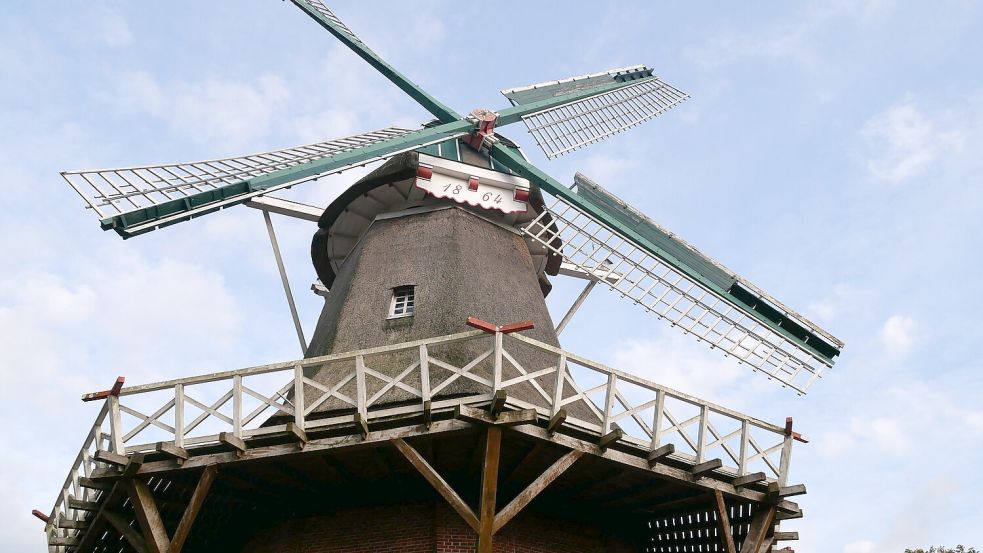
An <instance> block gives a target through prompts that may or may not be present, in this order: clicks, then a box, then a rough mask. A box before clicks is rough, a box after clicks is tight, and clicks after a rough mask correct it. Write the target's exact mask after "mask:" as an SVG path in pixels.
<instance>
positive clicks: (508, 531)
mask: <svg viewBox="0 0 983 553" xmlns="http://www.w3.org/2000/svg"><path fill="white" fill-rule="evenodd" d="M496 399H497V400H498V401H496V400H492V401H491V402H488V404H486V405H482V406H463V405H462V406H458V407H456V408H455V409H453V410H447V411H445V412H443V413H431V415H430V416H431V417H432V418H431V421H430V423H429V424H427V422H426V421H424V420H423V417H420V416H414V417H400V418H394V419H392V420H389V421H386V422H385V423H379V424H378V425H374V427H371V428H369V427H366V426H365V425H360V424H353V425H351V426H350V427H348V428H335V429H331V430H328V431H323V432H322V433H320V434H307V433H304V432H301V431H298V430H296V428H295V427H294V426H293V425H292V424H290V425H288V428H287V430H286V431H283V432H280V433H277V434H270V435H266V436H263V437H261V438H256V439H251V440H239V439H235V438H232V437H231V436H228V435H223V436H222V437H221V443H220V445H217V446H215V445H212V446H207V447H200V448H197V449H195V448H189V449H181V450H178V449H175V448H173V447H167V446H164V445H161V446H159V447H158V449H159V450H160V451H158V452H156V453H150V454H146V455H143V454H130V455H128V456H122V455H116V454H113V453H108V452H99V453H97V457H99V458H100V460H101V461H102V462H104V463H106V464H109V465H114V468H103V469H97V470H96V471H93V473H92V474H91V475H90V477H88V478H86V479H84V481H83V482H82V485H83V487H87V488H91V489H94V490H99V491H101V493H100V494H99V500H98V501H92V502H87V503H88V504H81V503H80V502H77V501H74V500H72V506H73V507H75V508H80V509H81V510H84V511H87V512H88V516H87V517H85V518H84V522H82V523H78V522H76V523H74V525H76V526H79V528H78V530H79V531H78V532H77V534H76V535H75V536H73V537H70V538H62V539H60V540H58V541H55V542H54V543H52V544H51V545H53V546H62V547H65V548H66V549H67V550H69V551H77V552H90V551H148V552H172V553H178V552H180V551H325V552H327V551H332V552H333V551H346V552H347V551H400V552H402V551H406V552H416V551H438V552H445V551H447V552H457V551H462V552H463V551H475V550H476V549H475V548H477V550H478V551H480V552H486V551H488V552H490V551H493V550H494V551H516V552H519V551H557V552H560V551H562V552H566V551H571V552H572V551H598V552H600V551H626V552H627V551H639V552H642V551H644V552H653V553H654V552H663V551H666V552H668V551H729V552H734V551H744V552H747V551H755V552H759V551H769V550H770V548H771V547H772V545H773V544H774V543H775V542H776V540H778V539H794V538H795V537H796V536H795V535H794V534H793V533H788V532H786V533H782V532H775V531H774V526H775V523H776V522H777V521H779V520H782V519H787V518H796V517H800V516H801V511H800V509H799V508H798V506H797V505H796V504H795V503H793V502H791V501H788V500H787V499H785V497H786V496H789V495H795V494H799V493H804V488H803V487H802V486H791V487H784V488H782V487H779V486H778V485H777V483H776V482H774V481H772V482H771V483H770V484H769V483H768V481H767V479H766V478H765V476H764V474H763V473H758V474H750V475H746V476H742V477H733V476H728V475H727V474H726V473H723V472H720V471H719V470H717V469H719V467H720V461H719V460H711V461H707V462H704V463H700V464H692V463H687V462H685V461H680V460H678V459H677V458H676V457H675V456H674V455H673V453H674V448H673V446H672V445H667V446H665V447H663V448H661V450H655V451H647V452H646V451H644V450H642V449H641V448H638V447H633V446H632V445H630V444H627V443H624V442H622V441H621V440H619V438H620V431H618V430H615V431H614V432H612V433H611V435H608V436H603V437H599V436H590V435H586V434H585V433H578V432H571V431H569V430H568V429H565V428H564V427H563V426H562V423H561V422H560V421H558V420H556V419H557V418H560V417H557V418H555V419H554V420H553V421H547V420H544V419H542V418H540V417H538V416H537V415H536V413H535V411H534V410H528V409H526V410H508V409H507V408H506V406H505V399H506V398H505V396H504V394H499V396H498V397H497V398H496ZM356 419H357V417H356ZM551 423H552V424H551ZM494 544H499V545H494Z"/></svg>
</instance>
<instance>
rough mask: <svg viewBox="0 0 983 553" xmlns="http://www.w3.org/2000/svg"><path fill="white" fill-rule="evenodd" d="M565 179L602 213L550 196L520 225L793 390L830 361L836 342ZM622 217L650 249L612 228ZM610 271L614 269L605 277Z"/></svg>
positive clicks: (589, 185) (581, 183)
mask: <svg viewBox="0 0 983 553" xmlns="http://www.w3.org/2000/svg"><path fill="white" fill-rule="evenodd" d="M575 180H576V185H577V193H576V194H577V196H578V197H579V198H580V199H581V200H582V201H583V202H586V204H588V205H590V206H592V207H593V208H594V209H593V210H592V211H596V212H598V213H603V214H604V215H605V217H603V218H599V217H595V216H592V215H589V214H588V213H587V212H585V211H584V210H582V209H580V208H579V207H577V206H575V205H574V202H570V201H568V200H567V199H564V198H563V197H560V196H558V197H557V198H556V199H555V201H554V203H553V204H552V205H551V206H550V207H549V208H548V210H547V211H544V212H543V214H542V215H540V217H539V218H537V219H536V220H534V221H532V222H531V223H530V224H529V225H527V226H526V227H525V229H524V232H525V233H526V234H528V235H529V236H531V237H532V238H533V239H535V240H536V241H538V242H540V243H541V244H542V245H543V246H544V247H546V248H549V249H550V250H552V251H554V252H555V253H557V254H560V255H562V256H563V257H564V261H565V262H567V263H570V264H572V265H574V266H575V267H577V268H578V269H579V270H581V271H584V272H586V273H590V274H593V275H594V276H596V277H597V278H598V279H600V280H602V281H604V282H605V283H606V284H608V285H609V286H610V287H611V288H612V289H613V290H615V291H617V292H618V293H620V294H622V295H623V296H625V297H628V298H630V299H632V300H633V301H634V302H635V303H636V304H638V305H641V306H642V307H643V308H645V309H646V310H648V311H650V312H652V313H654V314H655V315H657V316H658V317H659V318H662V319H665V320H666V321H668V322H669V323H670V324H672V325H673V326H676V327H678V328H680V329H682V330H683V331H684V332H686V333H688V334H692V335H693V336H695V337H696V338H697V339H699V340H701V341H703V342H706V343H708V344H710V346H711V347H712V348H715V349H720V350H721V351H723V352H724V353H725V354H728V355H732V356H734V357H735V358H737V359H738V360H739V361H741V362H744V363H747V364H748V365H750V366H751V367H753V368H754V369H756V370H759V371H762V372H764V373H765V374H767V375H768V376H769V377H771V378H774V379H776V380H778V381H780V382H782V383H783V384H785V385H788V386H790V387H792V388H794V389H795V390H797V391H798V392H800V393H805V391H806V390H807V389H808V388H809V386H810V385H811V384H812V383H813V382H814V381H815V379H816V378H818V377H819V376H820V375H821V373H822V371H823V370H824V369H825V368H826V367H829V366H832V364H833V360H834V357H835V356H836V355H838V354H839V352H840V349H841V348H842V347H843V343H842V342H840V341H839V340H837V339H836V338H834V337H833V336H831V335H830V334H828V333H827V332H825V331H824V330H822V329H820V328H819V327H817V326H816V325H814V324H812V323H810V322H809V321H807V320H806V319H804V318H802V317H801V316H799V315H797V314H796V313H795V312H793V311H792V310H790V309H788V308H787V307H785V306H783V305H782V304H781V303H779V302H778V301H777V300H775V299H774V298H772V297H770V296H768V295H767V294H765V293H763V292H761V291H760V290H759V289H758V288H757V287H755V286H753V285H752V284H750V283H748V282H747V281H746V280H744V279H743V278H741V277H739V276H737V275H735V274H734V273H733V272H731V271H730V270H728V269H727V268H726V267H724V266H722V265H720V264H719V263H717V262H716V261H714V260H712V259H710V258H709V257H707V256H705V255H703V254H702V253H700V252H699V251H697V250H696V249H695V248H693V247H692V246H690V245H689V244H687V243H686V242H685V241H683V240H681V239H680V238H678V237H676V236H675V235H674V234H672V233H671V232H669V231H668V230H666V229H664V228H662V227H660V226H659V225H657V224H656V223H655V222H654V221H652V220H651V219H649V218H648V217H646V216H645V215H643V214H641V213H640V212H638V211H637V210H635V209H633V208H631V207H630V206H628V205H627V204H625V203H624V202H622V201H621V200H620V199H618V198H617V197H615V196H614V195H613V194H611V193H610V192H607V191H606V190H604V189H603V188H601V187H600V186H599V185H597V184H596V183H594V182H593V181H591V180H590V179H588V178H587V177H585V176H583V175H581V174H579V173H578V174H577V176H576V179H575ZM547 214H549V215H547ZM544 217H552V221H551V220H549V219H545V218H544ZM625 226H627V227H628V228H631V229H634V231H635V232H636V233H638V234H639V235H640V236H641V237H642V238H643V239H644V241H646V242H648V243H649V244H652V245H654V248H652V250H657V251H658V254H656V253H655V251H652V250H650V249H649V248H647V247H640V246H639V245H638V244H637V240H636V239H632V238H630V237H628V236H626V233H625V232H623V231H621V230H619V229H618V228H617V227H623V228H624V227H625ZM558 239H559V240H558ZM561 244H562V245H561ZM612 274H617V275H618V276H619V278H617V279H609V278H607V277H609V276H610V275H612Z"/></svg>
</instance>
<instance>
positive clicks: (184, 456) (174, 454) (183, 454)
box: [154, 442, 189, 464]
mask: <svg viewBox="0 0 983 553" xmlns="http://www.w3.org/2000/svg"><path fill="white" fill-rule="evenodd" d="M154 450H155V451H156V452H157V453H162V454H164V455H167V456H168V457H171V458H172V459H174V460H176V461H177V462H178V464H182V463H184V462H185V461H187V460H188V457H189V456H188V450H187V449H184V448H183V447H178V446H176V445H174V444H172V443H170V442H157V444H156V445H155V446H154Z"/></svg>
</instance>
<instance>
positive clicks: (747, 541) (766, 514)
mask: <svg viewBox="0 0 983 553" xmlns="http://www.w3.org/2000/svg"><path fill="white" fill-rule="evenodd" d="M774 521H775V507H774V506H772V505H769V506H761V507H760V508H759V509H758V511H757V512H756V513H754V516H753V517H752V518H751V527H750V528H749V529H748V532H747V537H745V538H744V543H743V544H742V545H741V553H759V551H761V547H762V546H763V545H764V544H765V540H766V539H767V537H768V531H769V530H771V525H772V523H774Z"/></svg>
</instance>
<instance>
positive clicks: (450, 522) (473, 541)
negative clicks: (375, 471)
mask: <svg viewBox="0 0 983 553" xmlns="http://www.w3.org/2000/svg"><path fill="white" fill-rule="evenodd" d="M476 545H477V535H476V534H475V533H474V532H473V531H472V530H471V528H469V527H468V526H467V525H466V524H465V523H464V521H463V520H461V518H460V517H459V516H458V515H457V513H455V512H454V511H452V510H451V509H450V508H449V507H448V506H446V505H445V504H443V503H437V504H433V503H423V504H413V505H396V506H388V507H371V508H360V509H348V510H345V511H339V512H335V513H332V514H328V515H322V516H317V517H312V518H305V519H297V520H291V521H287V522H284V523H280V524H278V525H276V526H274V527H273V528H271V529H269V530H266V531H263V532H261V533H260V534H258V535H257V536H256V538H254V539H253V541H252V542H251V543H250V545H249V546H247V547H246V549H245V550H244V551H245V552H246V553H260V552H263V553H302V552H303V553H474V551H475V547H476ZM632 551H635V549H634V548H633V547H631V545H630V544H629V543H628V542H627V541H625V540H622V539H620V538H619V537H618V536H613V535H609V534H608V533H606V532H605V531H604V530H603V529H601V528H597V527H592V526H587V525H583V524H577V523H572V522H569V521H565V520H562V519H553V518H549V517H546V516H543V515H539V514H536V513H529V512H526V513H522V514H520V515H519V516H517V517H516V518H515V519H513V520H512V521H511V522H509V524H508V525H507V526H505V528H503V529H502V530H501V531H500V532H499V533H498V534H496V535H495V552H496V553H629V552H632Z"/></svg>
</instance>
